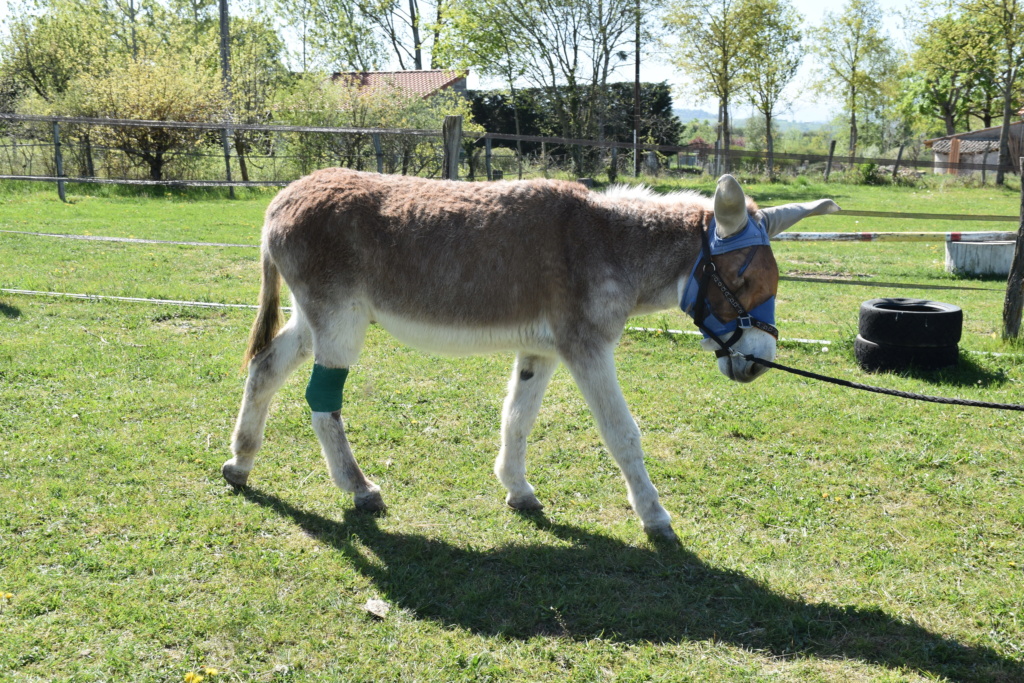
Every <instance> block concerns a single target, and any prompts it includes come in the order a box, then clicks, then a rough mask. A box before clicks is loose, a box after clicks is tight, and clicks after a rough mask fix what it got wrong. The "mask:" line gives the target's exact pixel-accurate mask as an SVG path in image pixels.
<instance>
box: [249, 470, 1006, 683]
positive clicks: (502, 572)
mask: <svg viewBox="0 0 1024 683" xmlns="http://www.w3.org/2000/svg"><path fill="white" fill-rule="evenodd" d="M243 495H245V497H246V498H247V499H248V500H250V501H252V502H254V503H257V504H259V505H262V506H264V507H267V508H270V509H273V510H274V511H275V512H277V513H278V514H280V515H282V516H285V517H289V518H291V519H292V520H293V521H294V522H295V523H296V524H297V525H299V526H300V527H301V528H302V529H303V531H305V532H306V533H307V534H309V535H311V536H313V537H315V538H317V539H319V540H320V541H322V542H323V543H326V544H328V545H330V546H332V547H333V548H335V549H337V550H338V551H340V552H341V553H342V554H343V555H344V556H345V557H346V558H347V559H348V560H349V561H350V562H352V564H353V565H354V566H355V567H356V568H357V569H358V571H360V572H361V573H362V574H363V575H364V576H366V577H367V578H369V579H370V580H372V581H373V583H374V584H375V585H376V587H377V588H378V590H380V591H381V593H382V594H383V596H384V597H386V599H387V600H388V601H390V602H391V603H392V604H394V605H396V606H399V607H401V608H403V609H406V610H408V611H409V612H411V613H413V614H414V615H416V616H417V617H419V618H423V619H431V620H434V621H436V622H439V623H441V624H444V625H445V626H448V627H457V628H464V629H467V630H469V631H472V632H474V633H477V634H480V635H485V636H502V637H508V638H522V639H526V638H530V637H533V636H538V635H541V636H543V635H551V636H559V637H565V638H572V639H576V640H587V639H591V638H597V637H601V638H605V639H610V640H619V641H624V642H654V643H673V642H677V641H680V640H690V641H716V642H726V643H729V644H731V645H734V646H737V647H741V648H746V649H751V650H756V651H760V652H766V653H768V654H770V655H771V656H774V657H792V658H798V657H817V658H834V659H857V660H860V661H863V662H868V663H872V664H878V665H881V666H885V667H889V668H893V669H902V668H908V669H913V670H915V671H917V672H920V673H921V674H923V675H926V676H928V675H933V676H944V677H946V678H948V679H949V680H952V681H1007V682H1009V681H1020V680H1024V678H1022V677H1024V663H1022V662H1017V661H1014V660H1012V659H1009V658H1006V657H1002V656H1000V655H999V654H998V653H997V652H995V651H993V650H991V649H989V648H986V647H982V646H971V645H964V644H961V643H959V642H957V641H955V640H952V639H949V638H946V637H943V636H940V635H938V634H935V633H931V632H930V631H928V630H926V629H924V628H922V627H921V626H918V625H917V624H914V623H908V622H905V621H902V620H900V619H898V618H896V617H893V616H890V615H888V614H886V613H885V612H883V611H882V610H879V609H876V608H871V607H855V606H842V605H830V604H825V603H822V604H812V603H808V602H804V601H802V600H799V599H795V598H792V597H787V596H784V595H780V594H778V593H775V592H773V591H771V590H770V589H768V588H766V587H765V586H763V585H761V584H759V583H758V582H757V581H755V580H754V579H751V578H750V577H748V576H745V575H744V574H742V573H740V572H736V571H731V570H727V569H721V568H717V567H712V566H709V565H708V564H706V563H705V562H703V561H702V560H701V559H700V558H698V557H697V556H696V555H694V554H693V553H692V552H689V551H688V550H686V549H683V548H677V547H671V548H658V549H655V548H638V547H633V546H629V545H626V544H624V543H622V542H621V541H619V540H616V539H613V538H608V537H605V536H601V535H599V534H594V533H591V532H588V531H584V530H582V529H579V528H576V527H573V526H569V525H565V524H557V523H553V522H551V521H549V520H548V519H547V518H546V517H545V516H544V515H543V514H532V515H528V516H527V517H528V518H529V519H531V520H533V522H534V523H535V524H536V527H537V529H538V533H539V534H544V535H548V536H550V537H551V538H552V539H553V540H556V543H554V544H550V543H537V544H515V545H508V546H504V547H501V548H487V549H475V548H465V547H458V546H454V545H451V544H450V543H447V542H445V541H441V540H438V539H433V538H428V537H425V536H422V535H418V534H407V533H392V532H388V531H383V530H381V529H380V527H379V526H378V524H377V519H376V518H374V517H373V516H372V515H367V514H365V513H360V512H357V511H355V510H347V511H346V512H345V514H344V521H342V522H338V521H335V520H332V519H328V518H326V517H322V516H320V515H318V514H315V513H312V512H307V511H305V510H302V509H301V508H298V507H296V506H294V505H292V504H291V503H288V502H286V501H284V500H281V499H280V498H277V497H276V496H273V495H271V494H268V493H263V492H260V491H257V490H254V489H244V490H243ZM363 548H365V549H367V550H369V551H370V554H372V556H375V559H371V556H369V555H368V554H364V551H363V550H362V549H363Z"/></svg>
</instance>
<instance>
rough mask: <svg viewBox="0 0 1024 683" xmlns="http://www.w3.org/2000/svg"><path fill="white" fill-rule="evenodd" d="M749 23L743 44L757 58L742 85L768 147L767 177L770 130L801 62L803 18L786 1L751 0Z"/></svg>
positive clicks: (770, 158)
mask: <svg viewBox="0 0 1024 683" xmlns="http://www.w3.org/2000/svg"><path fill="white" fill-rule="evenodd" d="M747 11H748V12H750V21H751V22H752V23H753V25H754V26H755V27H756V30H755V31H754V34H753V35H752V36H751V39H750V40H749V42H748V43H747V47H748V49H750V51H751V52H752V53H753V54H754V55H756V56H758V57H759V58H754V59H751V60H750V61H749V62H748V68H747V71H746V73H745V74H744V75H743V78H742V84H743V89H744V90H745V91H746V94H747V96H748V97H749V98H750V101H751V103H752V104H753V105H754V108H756V109H757V111H758V112H760V113H761V116H763V117H764V129H765V140H766V143H767V147H768V174H769V176H771V177H774V174H775V137H774V135H773V131H772V126H773V120H774V118H775V114H776V112H777V110H778V108H779V106H780V104H781V103H782V96H783V92H784V91H785V89H786V87H787V86H788V85H789V84H790V82H792V80H793V78H794V77H796V72H797V70H798V69H799V68H800V64H801V62H802V61H803V49H802V47H801V45H800V39H801V36H800V31H799V29H798V27H799V25H800V23H801V21H802V20H803V17H802V16H801V15H800V13H799V12H797V11H796V9H794V8H793V6H792V5H790V4H789V3H788V2H787V0H751V2H750V5H749V8H748V10H747Z"/></svg>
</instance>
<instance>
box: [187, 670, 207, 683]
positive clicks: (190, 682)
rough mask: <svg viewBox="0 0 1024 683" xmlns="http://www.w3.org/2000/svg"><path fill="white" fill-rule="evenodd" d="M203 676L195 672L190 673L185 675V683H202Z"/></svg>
mask: <svg viewBox="0 0 1024 683" xmlns="http://www.w3.org/2000/svg"><path fill="white" fill-rule="evenodd" d="M202 680H203V676H202V674H197V673H196V672H195V671H189V672H188V673H187V674H185V683H202Z"/></svg>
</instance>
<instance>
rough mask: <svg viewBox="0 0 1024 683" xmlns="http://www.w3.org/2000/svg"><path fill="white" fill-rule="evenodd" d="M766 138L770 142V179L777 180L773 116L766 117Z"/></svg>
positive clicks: (767, 115) (766, 115)
mask: <svg viewBox="0 0 1024 683" xmlns="http://www.w3.org/2000/svg"><path fill="white" fill-rule="evenodd" d="M764 129H765V138H766V140H767V142H768V179H769V180H775V138H774V137H773V136H772V115H771V113H768V114H765V115H764Z"/></svg>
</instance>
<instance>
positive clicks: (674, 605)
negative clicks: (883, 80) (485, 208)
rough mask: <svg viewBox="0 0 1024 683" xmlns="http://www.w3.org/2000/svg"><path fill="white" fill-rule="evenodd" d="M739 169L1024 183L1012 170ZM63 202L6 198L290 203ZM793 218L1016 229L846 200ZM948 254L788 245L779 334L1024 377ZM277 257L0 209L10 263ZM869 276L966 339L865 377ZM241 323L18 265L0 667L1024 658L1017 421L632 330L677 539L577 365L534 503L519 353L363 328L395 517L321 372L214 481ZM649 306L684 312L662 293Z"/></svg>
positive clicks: (392, 675)
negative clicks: (518, 426)
mask: <svg viewBox="0 0 1024 683" xmlns="http://www.w3.org/2000/svg"><path fill="white" fill-rule="evenodd" d="M703 188H704V189H710V185H709V184H708V183H705V184H704V185H703ZM661 189H669V188H668V186H667V185H666V186H664V187H662V188H661ZM747 190H748V192H750V193H751V194H752V195H753V196H755V198H757V199H758V200H759V201H760V202H761V203H763V204H765V205H770V204H775V203H782V202H787V201H803V200H809V199H815V198H818V197H821V196H831V197H834V198H835V199H836V200H837V201H838V202H839V204H840V205H841V206H843V207H844V208H848V209H859V210H885V211H918V212H933V213H954V214H966V213H983V214H1005V215H1016V214H1017V213H1018V210H1019V195H1018V193H1017V192H1016V190H1015V189H1008V190H998V189H994V188H991V187H988V188H964V187H959V186H953V185H950V186H943V185H935V186H933V187H931V188H924V189H914V188H863V187H854V186H843V185H827V186H826V185H816V184H813V183H811V184H802V185H796V184H793V185H749V186H747ZM53 194H54V193H52V191H44V192H37V191H25V190H20V189H16V190H9V189H8V190H6V191H3V190H0V230H8V231H32V232H51V233H67V234H92V235H111V236H134V237H143V238H152V239H165V240H195V241H217V242H230V243H240V244H252V245H255V244H256V243H257V241H258V234H259V226H260V223H261V214H262V211H263V209H264V208H265V206H266V203H267V202H268V201H269V199H270V197H271V194H254V195H247V196H246V197H245V198H242V199H238V200H235V201H229V200H226V199H223V198H220V197H218V196H216V195H214V194H213V193H210V194H205V195H189V196H184V197H183V196H164V197H159V198H146V197H118V196H86V195H75V194H74V190H73V189H72V199H73V201H72V203H70V204H67V205H64V204H61V203H60V202H59V201H57V200H56V197H55V196H52V195H53ZM857 221H860V222H859V223H858V222H857ZM799 229H801V230H815V231H833V230H836V231H838V230H876V229H877V230H911V231H921V230H936V231H947V230H972V229H974V230H991V229H1002V230H1013V229H1015V226H1014V225H1012V224H1007V225H1005V226H1004V225H1001V224H971V225H959V224H956V225H954V224H950V222H948V221H947V222H942V223H939V224H936V225H923V224H922V223H921V222H920V221H914V222H911V221H898V220H895V219H879V220H875V219H863V218H859V219H854V218H851V217H848V216H843V215H842V214H839V215H837V216H832V217H821V218H815V219H809V220H807V221H805V222H803V223H801V224H800V226H799ZM942 249H943V245H942V244H941V243H939V242H936V243H934V244H928V243H911V244H894V243H876V244H863V243H852V244H836V243H831V244H807V243H779V244H778V245H777V246H776V247H775V253H776V256H777V258H778V260H779V263H780V269H781V271H782V274H783V276H784V277H786V278H787V279H786V280H785V281H784V282H782V284H781V290H780V298H779V308H778V326H779V328H780V330H781V333H782V336H783V337H784V338H794V337H798V338H812V339H820V340H828V341H829V342H830V343H828V344H827V345H826V344H813V345H809V344H799V343H792V342H790V343H784V344H782V345H781V347H780V353H779V361H780V362H783V363H787V364H791V365H795V366H797V367H801V368H805V369H809V370H815V371H819V372H825V373H827V374H833V375H836V376H839V377H842V378H846V379H851V380H855V381H862V382H869V383H875V384H880V385H883V386H886V387H890V388H894V389H901V390H909V391H917V392H923V393H931V394H941V395H949V396H959V397H963V398H971V399H977V400H985V401H998V402H1014V403H1024V390H1022V386H1024V385H1022V382H1024V357H1022V355H1021V354H1024V349H1022V348H1020V346H1018V345H1011V344H1006V343H1004V342H1003V341H1002V340H1001V339H1000V338H999V330H1000V328H1001V313H1002V301H1003V293H1004V289H1005V285H1004V283H1002V282H999V281H996V280H979V279H964V278H955V277H952V276H950V275H948V274H946V273H945V272H944V270H943V267H942V261H943V251H942ZM256 259H257V251H256V250H255V249H247V248H213V247H186V246H171V245H152V244H124V243H103V242H83V241H71V240H59V239H55V238H47V237H36V236H26V235H17V234H11V233H0V287H2V288H18V289H26V290H43V291H60V292H74V293H89V294H103V295H112V296H135V297H150V298H162V299H177V300H193V301H197V300H198V301H211V302H223V303H241V304H249V303H253V302H255V298H256V291H257V287H258V272H257V267H256V265H257V260H256ZM823 276H824V277H828V278H829V279H830V282H815V281H813V280H814V279H815V278H821V277H823ZM877 296H913V297H926V298H931V299H938V300H941V301H947V302H950V303H955V304H958V305H960V306H962V307H963V309H964V313H965V330H964V339H963V341H962V342H961V348H962V350H963V353H962V357H961V364H960V367H959V368H958V369H956V370H954V371H943V372H939V373H913V374H910V375H906V376H899V375H893V374H883V375H877V376H872V375H866V374H865V373H863V372H861V371H860V370H859V369H858V368H857V366H856V364H855V363H854V361H853V354H852V338H853V336H854V335H855V334H856V326H857V307H858V306H859V304H860V302H861V301H864V300H866V299H869V298H873V297H877ZM251 317H252V312H251V311H247V310H241V309H200V308H192V307H183V306H168V305H157V304H146V303H125V302H117V301H81V300H67V299H54V298H47V297H35V296H27V295H11V294H2V293H0V680H19V681H21V680H25V681H50V680H59V681H65V680H66V681H101V680H102V681H108V680H130V681H183V680H186V676H188V675H189V674H199V675H202V676H204V678H205V680H206V681H208V682H209V681H249V680H263V681H278V680H280V681H314V680H340V681H417V680H418V681H435V680H442V681H563V680H567V681H630V682H632V681H694V682H703V681H933V680H943V681H1007V682H1010V681H1024V609H1022V605H1024V546H1022V543H1021V537H1022V532H1024V475H1022V460H1024V456H1022V445H1024V433H1022V425H1024V423H1022V422H1021V417H1019V414H1018V413H1009V412H995V411H982V410H977V409H971V408H959V407H949V406H939V405H933V404H924V403H908V402H904V401H899V400H896V399H891V398H885V397H880V396H877V395H872V394H865V393H859V392H858V393H854V392H850V391H848V390H843V389H838V388H834V387H831V386H828V385H823V384H816V383H811V382H809V381H806V380H803V379H797V378H795V377H793V376H790V375H785V374H782V373H780V372H772V373H769V374H768V375H767V376H766V377H764V378H762V379H760V380H758V381H757V382H756V383H754V384H752V385H736V384H733V383H730V382H729V381H728V380H726V379H725V378H724V377H722V376H721V375H720V374H719V373H718V371H717V369H716V367H715V364H714V361H713V358H711V357H710V356H709V355H708V354H705V353H703V352H701V351H700V350H699V348H698V346H697V343H696V341H695V340H694V339H693V338H692V337H689V336H677V335H670V334H664V333H658V332H636V331H627V332H626V333H625V335H624V336H623V339H622V343H621V345H620V349H619V353H618V360H619V372H620V378H621V381H622V385H623V389H624V391H625V392H626V396H627V399H628V401H629V402H630V406H631V408H632V410H633V413H634V415H635V417H636V419H637V422H638V424H639V425H640V428H641V431H642V433H643V437H644V446H645V450H646V453H647V463H648V468H649V470H650V472H651V477H652V479H653V480H654V482H655V485H656V486H657V487H658V489H659V491H660V493H661V496H662V502H663V503H664V504H665V506H666V507H667V508H668V510H669V511H670V513H671V514H672V515H673V518H674V526H675V529H676V531H677V532H678V533H679V535H680V537H681V539H682V548H679V549H668V548H661V547H657V546H655V545H653V544H651V543H650V542H649V541H648V540H647V539H646V537H645V536H644V534H643V532H642V531H641V529H640V525H639V522H638V521H637V519H636V517H635V515H634V514H633V513H632V511H631V510H630V509H629V505H628V503H627V501H626V496H625V486H624V484H623V483H622V480H621V476H620V474H619V473H618V470H617V468H616V466H615V464H614V462H613V461H612V459H611V457H610V456H609V455H608V453H607V452H606V451H605V449H604V447H603V446H602V444H601V442H600V439H599V437H598V434H597V431H596V428H595V426H594V424H593V420H592V418H591V417H590V413H589V411H588V410H587V408H586V406H585V404H584V402H583V399H582V397H581V396H580V394H579V392H578V390H577V389H576V388H575V386H574V385H573V384H572V382H571V379H570V378H569V376H568V373H566V372H565V371H564V370H559V371H558V373H556V375H555V378H554V380H553V381H552V384H551V387H550V389H549V392H548V395H547V397H546V399H545V404H544V407H543V408H542V411H541V415H540V417H539V418H538V421H537V425H536V427H535V430H534V433H533V435H532V437H531V441H530V442H531V454H530V457H529V460H528V466H529V471H530V477H531V482H532V483H533V484H534V485H535V486H536V487H537V490H538V495H539V497H540V498H541V500H542V501H543V502H544V503H545V505H546V508H545V511H544V513H543V514H536V515H522V514H516V513H514V512H512V511H510V510H508V509H506V508H505V506H504V503H503V497H504V490H503V489H502V487H501V485H500V484H499V483H498V482H497V481H496V480H495V479H494V477H493V475H492V474H491V467H492V464H493V458H494V456H495V455H496V452H497V446H498V421H499V413H500V409H501V401H502V398H503V393H504V387H505V382H506V378H507V373H508V370H509V367H510V365H511V355H498V356H492V357H479V358H454V359H453V358H443V357H436V356H429V355H425V354H422V353H420V352H417V351H414V350H412V349H409V348H406V347H403V346H401V345H398V344H397V343H396V342H394V341H393V340H392V339H391V338H390V337H388V336H387V335H386V334H385V333H383V332H382V331H381V330H379V329H376V328H372V329H371V331H370V334H369V337H368V340H367V345H366V350H365V351H364V354H363V357H362V359H361V362H360V364H359V365H358V366H357V367H356V368H355V369H354V371H353V373H352V375H351V377H350V378H349V382H348V385H347V391H346V422H347V426H348V431H349V436H350V438H351V440H352V443H353V447H354V448H355V449H356V456H357V457H358V458H359V459H360V463H361V464H362V466H363V468H364V469H365V470H366V472H367V474H368V475H369V476H370V477H371V478H373V479H374V480H375V481H377V482H378V483H379V484H380V485H381V487H382V489H383V493H384V497H385V500H386V501H387V502H388V504H389V511H388V513H387V515H386V516H383V517H372V516H366V515H362V514H357V513H355V512H354V511H353V510H352V509H351V508H352V506H351V502H350V498H349V497H348V496H346V495H343V494H341V493H340V492H339V491H337V490H336V489H335V488H334V487H333V485H332V484H331V482H330V480H329V477H328V476H327V473H326V468H325V466H324V464H323V462H322V460H321V456H320V454H319V448H318V446H317V444H316V439H315V436H314V435H313V432H312V429H311V427H310V424H309V419H308V408H307V407H306V405H305V402H304V400H303V399H302V392H303V389H304V387H305V383H306V379H307V373H306V371H305V370H300V371H299V372H298V373H296V375H295V376H294V377H293V378H291V380H290V381H289V382H288V384H287V385H286V386H285V388H284V389H283V390H282V392H281V393H280V394H279V396H278V399H277V400H276V402H275V406H274V408H273V409H272V412H271V419H270V422H269V426H268V430H267V439H266V442H265V445H264V448H263V451H262V452H261V455H260V457H259V459H258V460H257V466H256V469H255V471H254V472H253V475H252V477H251V479H250V484H251V485H252V486H251V488H250V489H249V490H247V491H244V492H235V491H233V490H231V489H230V488H228V487H227V486H226V485H225V484H224V482H223V480H222V479H221V477H220V474H219V467H220V464H221V463H222V462H223V461H224V459H225V458H226V457H228V451H227V443H228V439H229V436H230V431H231V427H232V424H233V420H234V416H235V412H236V410H237V404H238V401H239V399H240V397H241V388H242V383H243V380H244V378H243V376H242V375H241V374H240V373H239V371H238V365H239V361H240V356H241V352H242V347H243V344H244V341H245V337H246V335H247V330H248V326H249V324H250V322H251ZM631 324H632V325H635V326H638V327H649V328H661V329H667V328H676V329H691V328H692V323H690V322H689V320H688V319H686V318H685V317H684V316H683V315H682V314H681V313H679V312H671V311H670V312H666V313H665V314H662V315H655V316H647V317H645V318H638V319H636V320H633V321H631ZM988 352H998V353H1001V354H1009V355H991V354H990V353H988ZM372 599H379V600H383V601H385V602H386V603H387V604H388V605H389V606H390V611H389V612H388V613H387V615H386V616H385V617H384V618H383V619H380V618H377V617H375V616H373V615H371V614H370V613H369V612H368V611H367V610H365V609H364V605H365V604H366V603H367V601H368V600H372ZM214 669H215V670H216V672H215V673H213V672H212V671H213V670H214Z"/></svg>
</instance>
